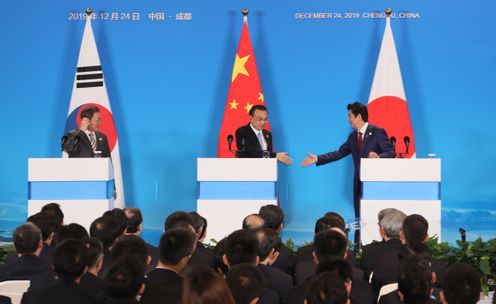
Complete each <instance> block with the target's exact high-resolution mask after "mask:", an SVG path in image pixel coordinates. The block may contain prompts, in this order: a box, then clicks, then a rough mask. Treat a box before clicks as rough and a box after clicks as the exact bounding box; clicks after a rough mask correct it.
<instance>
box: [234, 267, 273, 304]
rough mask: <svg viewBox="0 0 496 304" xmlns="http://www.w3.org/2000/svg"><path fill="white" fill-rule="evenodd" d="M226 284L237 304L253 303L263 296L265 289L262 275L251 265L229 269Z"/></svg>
mask: <svg viewBox="0 0 496 304" xmlns="http://www.w3.org/2000/svg"><path fill="white" fill-rule="evenodd" d="M226 282H227V285H228V286H229V289H230V290H231V293H232V295H233V297H234V300H235V301H236V304H250V303H252V301H254V300H255V299H256V298H259V297H260V296H261V294H262V292H263V289H264V279H263V275H262V273H261V272H260V270H259V269H258V268H257V267H256V266H253V265H250V264H239V265H236V266H234V267H232V268H231V269H229V271H228V272H227V274H226Z"/></svg>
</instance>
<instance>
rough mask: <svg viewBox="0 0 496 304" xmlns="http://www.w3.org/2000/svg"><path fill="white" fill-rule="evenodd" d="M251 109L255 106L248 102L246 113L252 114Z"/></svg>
mask: <svg viewBox="0 0 496 304" xmlns="http://www.w3.org/2000/svg"><path fill="white" fill-rule="evenodd" d="M251 107H253V105H252V104H251V103H249V102H247V103H246V107H245V110H246V113H248V112H250V110H251Z"/></svg>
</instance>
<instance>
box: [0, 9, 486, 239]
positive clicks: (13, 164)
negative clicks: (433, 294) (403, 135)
mask: <svg viewBox="0 0 496 304" xmlns="http://www.w3.org/2000/svg"><path fill="white" fill-rule="evenodd" d="M2 4H3V7H2V10H3V12H4V14H3V16H2V18H1V19H0V38H1V42H0V43H1V48H0V70H1V72H2V73H0V93H1V95H0V100H1V105H2V114H3V115H2V121H3V124H4V128H3V132H2V135H1V137H0V150H1V151H2V157H1V158H0V170H1V172H2V179H1V182H0V202H1V204H2V207H0V218H1V222H2V227H7V226H9V225H10V226H12V223H13V222H19V221H21V220H23V219H24V217H25V215H26V203H27V182H26V180H27V158H28V157H58V156H60V151H59V139H60V136H61V135H62V133H63V130H64V125H65V119H66V115H67V111H68V106H69V100H70V95H71V90H72V85H73V80H74V74H75V69H76V62H77V56H78V52H79V47H80V43H81V37H82V32H83V28H84V21H83V20H82V18H81V17H82V12H83V11H84V9H85V8H86V7H92V8H93V9H94V11H95V12H96V13H97V19H96V20H95V21H94V22H93V30H94V33H95V38H96V41H97V45H98V49H99V53H100V59H101V62H102V66H103V71H104V74H105V79H106V83H107V87H108V93H109V97H110V101H111V106H112V110H113V113H114V117H115V122H116V125H117V130H118V134H119V141H120V148H121V157H122V168H123V175H124V184H125V192H126V201H127V205H128V206H137V207H139V208H141V209H142V211H143V213H144V217H145V229H146V230H147V231H148V234H147V236H148V238H150V239H152V240H156V239H157V235H158V234H153V233H152V231H154V229H155V231H160V230H161V229H162V225H163V221H164V219H165V217H166V216H167V215H168V214H169V213H170V212H172V211H174V210H177V209H183V210H194V209H195V206H196V182H195V179H196V158H197V157H215V156H216V149H217V140H218V138H217V136H218V135H217V134H218V132H219V128H220V124H221V120H222V114H223V110H224V106H225V102H226V97H227V93H228V89H229V83H230V79H231V72H232V67H233V62H234V57H235V52H236V49H237V44H238V40H239V35H240V32H241V26H242V17H241V14H240V10H241V9H242V8H244V7H248V8H249V9H250V11H251V13H250V16H249V28H250V34H251V38H252V43H253V48H254V51H255V55H256V59H257V64H258V69H259V73H260V78H261V83H262V87H263V91H264V95H265V101H266V104H267V106H268V108H269V115H270V119H271V126H272V129H273V134H274V140H275V147H276V149H277V150H280V151H281V150H282V151H289V152H290V155H291V156H292V157H293V158H294V160H295V164H294V165H292V166H290V167H284V166H280V172H281V181H282V182H281V185H280V186H281V188H280V191H281V206H282V207H283V209H284V210H285V213H286V226H287V228H286V229H287V232H286V234H285V237H293V238H297V239H305V238H306V239H309V237H310V235H311V231H312V229H313V223H314V221H315V219H316V218H318V217H320V216H321V215H322V214H323V213H324V212H326V211H329V210H334V211H337V212H340V213H341V214H343V215H344V217H345V218H347V219H348V218H351V217H352V214H353V212H352V208H353V207H352V197H351V188H352V184H351V181H352V171H353V170H352V161H351V159H350V158H347V159H345V160H342V161H340V162H337V163H334V164H332V165H328V166H325V167H319V168H315V167H311V168H305V169H304V168H301V167H300V165H299V164H300V162H301V160H302V159H303V158H304V157H305V151H311V152H314V153H323V152H327V151H329V150H333V149H336V148H337V147H338V146H339V145H340V144H341V143H342V142H343V141H344V140H345V139H346V137H347V134H348V133H349V132H350V131H351V129H350V127H349V125H348V122H347V111H346V105H347V104H348V103H350V102H353V101H356V100H360V101H363V102H366V101H367V99H368V94H369V90H370V86H371V83H372V78H373V74H374V69H375V64H376V61H377V56H378V52H379V48H380V43H381V39H382V34H383V31H384V26H385V21H384V19H383V18H376V17H377V14H375V13H378V12H382V11H383V10H384V9H385V8H386V7H391V8H392V9H393V11H394V12H395V13H396V17H397V18H395V19H393V20H392V27H393V32H394V35H395V41H396V46H397V51H398V57H399V60H400V66H401V70H402V74H403V82H404V86H405V91H406V95H407V100H408V104H409V110H410V115H411V120H412V123H413V128H414V132H415V139H416V148H417V155H418V157H425V156H426V154H427V153H436V154H437V155H438V156H439V157H441V158H442V160H443V174H442V177H443V184H442V198H443V226H444V230H443V233H444V235H443V236H444V238H445V239H448V240H453V239H454V238H456V237H457V236H458V235H457V230H458V227H462V226H463V227H465V229H467V230H468V238H469V239H470V238H474V237H476V236H478V235H482V236H484V237H485V238H488V237H491V236H492V235H494V232H495V230H496V219H495V216H494V214H495V212H496V206H495V205H496V203H495V200H496V187H495V186H494V185H495V182H496V178H495V177H494V170H495V169H496V162H495V159H496V136H494V120H493V114H491V112H492V108H491V106H494V105H495V99H496V98H495V97H496V96H495V90H494V86H495V83H496V73H495V68H496V39H495V37H496V19H494V18H492V17H491V16H492V13H494V12H495V10H496V2H494V1H491V0H484V1H475V2H472V3H471V4H470V6H468V5H467V2H466V1H462V0H453V1H449V3H448V2H446V3H444V4H443V3H440V2H439V1H437V2H432V1H420V0H415V1H411V0H408V1H407V0H400V1H386V0H380V1H379V0H378V1H365V0H358V1H342V0H333V1H329V0H326V1H320V0H314V1H284V2H281V1H266V0H254V1H232V0H216V1H199V0H195V1H193V0H183V1H165V0H163V1H159V0H150V1H136V0H108V1H89V0H88V1H80V0H73V1H63V0H57V1H51V2H50V3H46V2H40V1H35V0H16V1H5V2H4V3H2ZM161 13H163V14H164V15H163V16H164V19H165V20H163V21H161V20H157V19H160V16H161V15H160V14H161ZM301 13H330V14H327V15H325V17H326V18H321V19H314V18H309V17H312V16H314V17H315V15H308V14H301ZM407 13H409V14H407ZM137 14H139V20H133V18H134V19H136V17H137ZM116 17H117V18H116ZM302 17H305V18H302ZM329 17H332V18H329ZM340 17H341V18H340ZM112 19H117V20H112ZM0 228H1V227H0ZM298 233H300V234H301V235H298Z"/></svg>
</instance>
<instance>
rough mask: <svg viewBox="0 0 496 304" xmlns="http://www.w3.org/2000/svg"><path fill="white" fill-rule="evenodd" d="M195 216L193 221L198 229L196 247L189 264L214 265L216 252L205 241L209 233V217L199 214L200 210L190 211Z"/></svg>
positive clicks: (192, 265)
mask: <svg viewBox="0 0 496 304" xmlns="http://www.w3.org/2000/svg"><path fill="white" fill-rule="evenodd" d="M189 214H190V215H191V217H192V218H193V222H194V224H195V227H194V228H195V231H196V238H197V241H196V248H195V251H194V252H193V255H191V258H190V259H189V261H188V265H189V266H190V267H192V268H194V267H197V266H210V267H213V265H214V253H213V250H212V249H211V248H208V247H207V246H205V244H204V243H203V241H204V240H205V237H206V235H207V225H208V222H207V219H206V218H204V217H203V216H201V215H200V214H198V212H195V211H193V212H190V213H189Z"/></svg>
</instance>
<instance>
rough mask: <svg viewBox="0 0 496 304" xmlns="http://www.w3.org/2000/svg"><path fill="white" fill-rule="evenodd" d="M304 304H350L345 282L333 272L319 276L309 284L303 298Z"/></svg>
mask: <svg viewBox="0 0 496 304" xmlns="http://www.w3.org/2000/svg"><path fill="white" fill-rule="evenodd" d="M305 303H306V304H347V303H350V300H349V299H348V293H347V291H346V287H345V282H344V281H343V279H341V278H340V277H339V275H338V274H336V273H334V272H324V273H322V274H319V275H318V276H317V277H316V279H315V280H313V281H312V283H311V284H310V286H309V288H308V291H307V293H306V296H305Z"/></svg>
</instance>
